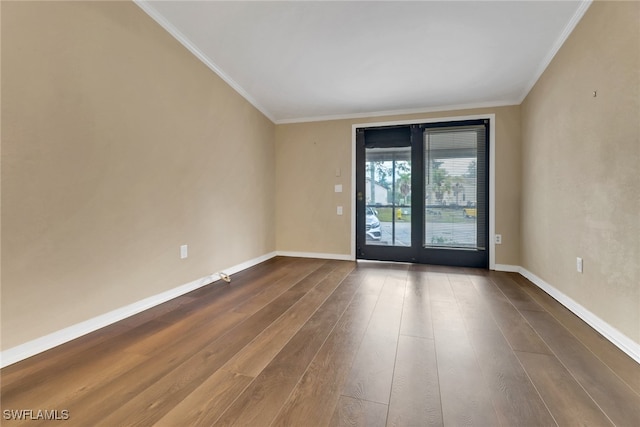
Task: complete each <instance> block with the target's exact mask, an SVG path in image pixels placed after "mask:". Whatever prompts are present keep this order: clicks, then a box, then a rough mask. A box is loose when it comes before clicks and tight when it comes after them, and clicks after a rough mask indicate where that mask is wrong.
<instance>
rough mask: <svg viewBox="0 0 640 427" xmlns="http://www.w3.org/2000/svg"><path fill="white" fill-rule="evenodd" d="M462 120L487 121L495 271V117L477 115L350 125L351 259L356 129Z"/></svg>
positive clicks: (491, 246)
mask: <svg viewBox="0 0 640 427" xmlns="http://www.w3.org/2000/svg"><path fill="white" fill-rule="evenodd" d="M464 120H489V205H488V209H489V235H488V237H487V238H488V246H487V247H488V250H489V269H490V270H495V269H496V255H495V250H496V246H495V237H494V236H495V232H496V224H495V220H496V213H495V212H496V210H495V205H496V203H495V202H496V198H495V188H496V187H495V177H496V174H495V173H496V169H495V163H496V161H495V160H496V156H495V154H496V151H495V147H496V144H495V142H496V115H495V113H491V114H478V115H470V116H449V117H430V118H422V119H411V120H394V121H385V122H365V123H356V124H352V125H351V259H352V260H355V259H356V214H357V212H356V129H358V128H367V127H378V126H394V125H417V124H422V123H439V122H447V121H451V122H454V121H464Z"/></svg>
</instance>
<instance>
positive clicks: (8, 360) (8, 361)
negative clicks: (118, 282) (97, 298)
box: [0, 252, 276, 368]
mask: <svg viewBox="0 0 640 427" xmlns="http://www.w3.org/2000/svg"><path fill="white" fill-rule="evenodd" d="M274 256H276V252H271V253H268V254H265V255H262V256H260V257H257V258H254V259H252V260H249V261H246V262H243V263H241V264H238V265H234V266H233V267H230V268H228V269H225V270H221V271H224V272H225V273H226V274H228V275H232V274H234V273H237V272H239V271H242V270H245V269H247V268H249V267H253V266H254V265H256V264H260V263H261V262H264V261H266V260H268V259H270V258H273V257H274ZM218 279H220V275H219V272H217V273H213V274H210V275H207V276H204V277H201V278H199V279H196V280H194V281H192V282H189V283H185V284H184V285H181V286H178V287H176V288H173V289H170V290H168V291H165V292H162V293H160V294H157V295H153V296H150V297H148V298H145V299H143V300H140V301H137V302H134V303H133V304H129V305H127V306H124V307H121V308H118V309H116V310H113V311H110V312H108V313H105V314H102V315H100V316H96V317H94V318H92V319H89V320H86V321H84V322H80V323H77V324H75V325H72V326H69V327H68V328H64V329H61V330H59V331H56V332H53V333H51V334H48V335H45V336H43V337H40V338H36V339H35V340H32V341H28V342H26V343H24V344H20V345H18V346H16V347H12V348H9V349H7V350H4V351H3V352H1V353H0V367H2V368H4V367H5V366H9V365H12V364H14V363H16V362H19V361H21V360H24V359H26V358H28V357H31V356H34V355H36V354H38V353H42V352H44V351H46V350H49V349H51V348H54V347H57V346H59V345H60V344H64V343H66V342H69V341H71V340H74V339H76V338H79V337H81V336H83V335H86V334H88V333H90V332H93V331H96V330H98V329H100V328H103V327H105V326H108V325H111V324H113V323H116V322H118V321H120V320H123V319H126V318H127V317H130V316H133V315H134V314H137V313H140V312H141V311H144V310H148V309H150V308H152V307H155V306H157V305H159V304H162V303H164V302H167V301H169V300H171V299H173V298H177V297H179V296H181V295H184V294H186V293H188V292H191V291H193V290H195V289H198V288H200V287H202V286H204V285H208V284H209V283H212V282H215V281H216V280H218Z"/></svg>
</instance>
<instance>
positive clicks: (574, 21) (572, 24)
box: [517, 0, 593, 105]
mask: <svg viewBox="0 0 640 427" xmlns="http://www.w3.org/2000/svg"><path fill="white" fill-rule="evenodd" d="M591 3H593V0H584V1H582V2H581V3H580V7H578V9H577V10H576V13H574V14H573V16H572V17H571V19H570V20H569V22H568V23H567V25H566V26H565V27H564V30H562V33H560V36H559V37H558V39H557V40H556V42H555V43H554V44H553V46H551V50H549V53H547V56H545V57H544V59H543V60H542V62H541V63H540V65H539V66H538V69H537V70H536V73H535V74H534V75H533V78H532V79H531V81H529V84H527V86H526V87H525V90H524V91H523V92H522V96H520V99H519V101H518V102H517V104H518V105H520V104H522V103H523V102H524V100H525V98H526V97H527V95H529V92H531V89H533V87H534V86H535V85H536V83H537V82H538V80H539V79H540V77H542V74H543V73H544V72H545V70H546V69H547V67H548V66H549V64H551V61H553V58H554V57H555V56H556V54H557V53H558V51H559V50H560V48H561V47H562V45H563V44H564V42H566V41H567V39H568V38H569V35H571V33H572V32H573V30H574V29H575V28H576V26H577V25H578V22H580V20H581V19H582V17H583V16H584V14H585V13H586V12H587V9H589V6H591Z"/></svg>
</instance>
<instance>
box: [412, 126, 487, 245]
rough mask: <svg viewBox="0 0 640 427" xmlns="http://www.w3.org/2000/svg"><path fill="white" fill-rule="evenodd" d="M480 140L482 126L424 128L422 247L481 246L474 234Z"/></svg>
mask: <svg viewBox="0 0 640 427" xmlns="http://www.w3.org/2000/svg"><path fill="white" fill-rule="evenodd" d="M479 142H480V144H479ZM483 143H484V126H468V127H456V128H438V129H426V130H425V132H424V147H425V149H424V167H425V171H424V189H425V215H424V231H425V235H424V247H431V248H438V247H440V248H460V249H484V233H478V195H479V194H480V195H482V194H483V193H484V192H483V191H480V192H479V191H478V189H479V188H478V153H479V151H478V147H479V146H483ZM481 229H482V227H481Z"/></svg>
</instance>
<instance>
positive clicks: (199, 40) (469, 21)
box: [136, 0, 590, 123]
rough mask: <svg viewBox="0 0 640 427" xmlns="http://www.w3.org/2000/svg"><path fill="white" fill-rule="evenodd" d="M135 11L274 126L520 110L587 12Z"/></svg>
mask: <svg viewBox="0 0 640 427" xmlns="http://www.w3.org/2000/svg"><path fill="white" fill-rule="evenodd" d="M136 3H137V4H138V5H139V6H140V7H141V8H142V9H143V10H145V11H146V12H147V13H148V14H149V15H150V16H152V17H153V18H154V19H155V20H156V21H157V22H158V23H160V25H162V26H163V27H164V28H165V29H167V30H168V31H169V32H170V33H171V34H173V36H174V37H176V38H177V39H178V40H179V41H180V42H182V43H183V44H184V45H185V46H186V47H187V48H188V49H189V50H191V52H193V53H194V54H195V55H196V56H198V57H199V58H200V59H201V60H202V61H203V62H204V63H205V64H207V65H208V66H209V67H210V68H211V69H212V70H213V71H215V72H216V73H217V74H218V75H220V76H221V77H222V78H223V79H224V80H225V81H226V82H227V83H229V84H230V85H231V86H232V87H234V89H236V90H237V91H238V92H239V93H240V94H241V95H242V96H244V97H245V98H246V99H247V100H249V101H250V102H251V103H252V104H253V105H254V106H256V107H257V108H258V109H259V110H260V111H262V112H263V113H264V114H265V115H266V116H267V117H269V118H270V119H271V120H272V121H274V122H275V123H288V122H298V121H311V120H322V119H329V118H343V117H364V116H376V115H382V114H389V113H405V112H426V111H435V110H445V109H453V108H466V107H481V106H497V105H513V104H519V103H520V102H522V100H523V99H524V97H525V96H526V95H527V93H528V92H529V90H530V89H531V87H532V86H533V84H534V83H535V82H536V80H537V79H538V78H539V76H540V75H541V74H542V72H543V71H544V69H545V68H546V67H547V65H548V64H549V62H550V61H551V59H552V58H553V55H554V54H555V53H556V52H557V50H558V49H559V48H560V46H561V45H562V43H563V42H564V41H565V39H566V38H567V36H568V35H569V34H570V33H571V31H572V30H573V28H574V27H575V25H576V24H577V22H578V21H579V20H580V18H581V17H582V15H583V14H584V12H585V11H586V9H587V8H588V6H589V4H590V2H589V1H586V2H583V1H557V0H556V1H408V2H405V1H254V2H248V1H226V2H223V1H144V0H137V1H136Z"/></svg>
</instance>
